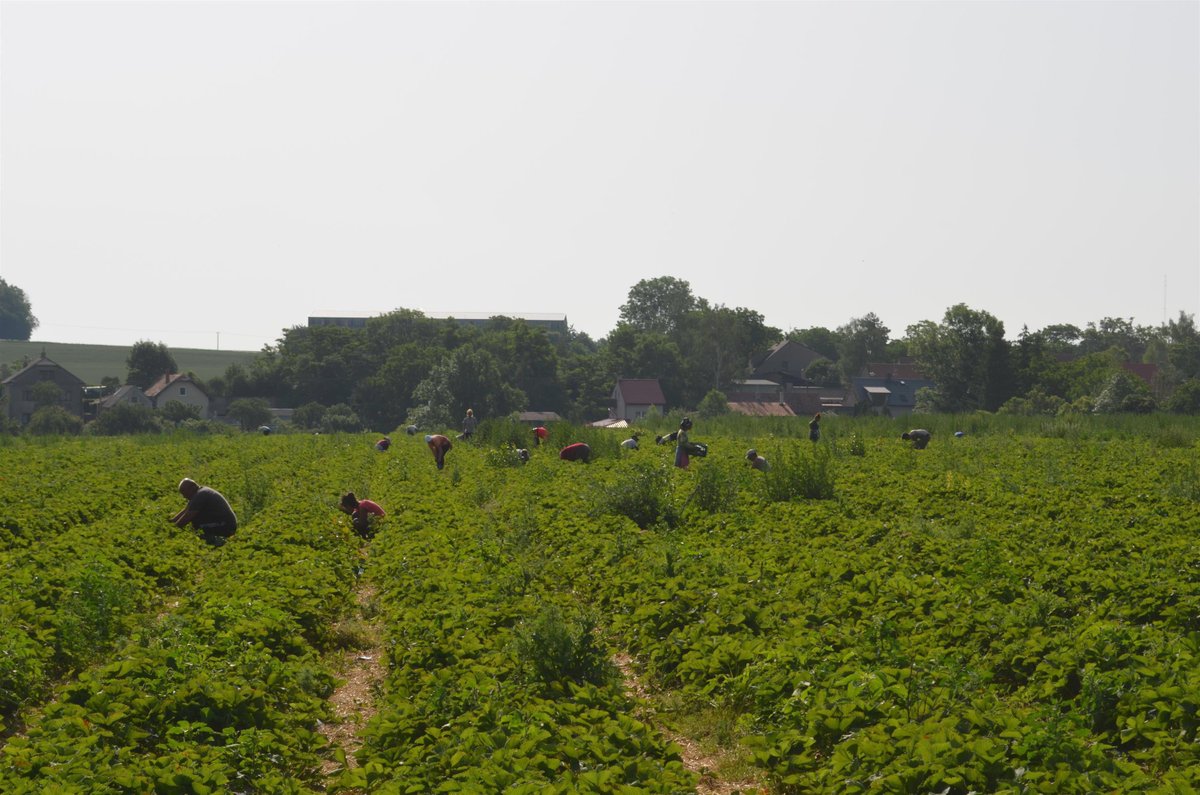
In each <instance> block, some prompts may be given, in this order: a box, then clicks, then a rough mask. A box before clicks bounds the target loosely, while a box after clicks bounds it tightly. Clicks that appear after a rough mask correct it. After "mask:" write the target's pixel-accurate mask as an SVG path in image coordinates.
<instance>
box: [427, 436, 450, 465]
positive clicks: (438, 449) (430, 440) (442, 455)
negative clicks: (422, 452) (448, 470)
mask: <svg viewBox="0 0 1200 795" xmlns="http://www.w3.org/2000/svg"><path fill="white" fill-rule="evenodd" d="M425 444H427V445H429V452H431V453H433V460H434V461H436V462H437V468H438V469H442V468H444V467H445V466H446V453H448V452H450V448H451V447H452V445H451V444H450V440H449V439H447V438H446V437H445V436H442V435H441V434H440V433H435V434H432V435H428V436H426V437H425Z"/></svg>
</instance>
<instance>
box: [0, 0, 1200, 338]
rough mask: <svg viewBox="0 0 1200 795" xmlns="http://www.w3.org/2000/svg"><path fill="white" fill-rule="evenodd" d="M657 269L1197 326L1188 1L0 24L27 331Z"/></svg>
mask: <svg viewBox="0 0 1200 795" xmlns="http://www.w3.org/2000/svg"><path fill="white" fill-rule="evenodd" d="M662 275H671V276H675V277H678V278H681V279H686V280H687V281H689V282H690V283H691V285H692V288H693V291H694V292H695V293H696V294H697V295H699V296H703V297H705V298H707V299H709V301H711V302H713V303H723V304H726V305H729V306H746V307H749V308H752V309H755V310H757V311H759V312H761V313H763V315H765V317H766V320H767V322H768V323H770V324H771V325H775V326H778V327H780V328H782V329H785V330H786V329H789V328H793V327H796V328H803V327H808V326H813V325H822V326H828V327H830V328H833V327H836V326H838V325H842V324H844V323H845V322H847V321H848V320H849V319H850V318H852V317H857V316H861V315H863V314H865V313H867V312H875V313H876V314H878V315H879V316H880V318H881V319H882V320H883V322H884V323H885V325H887V326H888V327H889V328H890V329H891V330H892V334H893V336H901V335H902V334H903V332H904V329H905V328H906V327H907V326H908V325H909V324H911V323H915V322H917V321H920V320H925V319H931V320H940V319H941V317H942V314H943V313H944V312H945V310H946V308H947V307H949V306H951V305H953V304H955V303H959V302H965V303H967V304H969V305H970V306H971V307H973V308H976V309H985V310H987V311H989V312H991V313H992V314H994V315H996V316H997V317H999V318H1000V319H1001V320H1003V321H1004V323H1005V328H1006V331H1007V333H1008V336H1009V338H1010V339H1011V338H1015V337H1016V335H1017V334H1018V333H1019V332H1020V330H1021V326H1022V325H1023V324H1027V325H1028V326H1029V327H1030V328H1031V329H1037V328H1041V327H1042V326H1045V325H1047V324H1050V323H1060V322H1061V323H1075V324H1077V325H1080V326H1082V325H1084V324H1086V323H1087V322H1088V321H1096V320H1099V319H1100V318H1102V317H1105V316H1116V317H1126V318H1127V317H1133V318H1134V321H1135V322H1136V323H1139V324H1150V325H1157V324H1158V323H1160V322H1162V320H1163V316H1164V311H1165V313H1166V314H1167V315H1168V316H1171V317H1174V316H1175V315H1176V314H1177V313H1178V312H1179V311H1180V310H1184V311H1187V312H1189V313H1196V312H1197V310H1198V309H1200V3H1197V2H1195V0H1187V1H1180V2H1128V3H1125V2H957V3H953V2H887V3H883V2H836V3H835V2H757V3H756V2H475V3H468V2H436V3H435V2H424V3H415V2H285V1H282V0H276V1H266V2H169V1H168V2H125V3H116V2H103V1H99V2H80V3H64V2H12V1H10V0H4V1H3V2H0V277H3V278H5V279H6V280H8V281H9V282H10V283H13V284H16V285H17V286H19V287H21V288H22V289H24V290H25V291H26V293H27V294H28V296H29V298H30V300H31V302H32V304H33V309H34V314H36V315H37V317H38V318H39V319H40V321H41V327H40V328H39V329H38V330H37V331H35V332H34V339H40V340H50V341H76V342H94V343H106V344H130V343H132V342H134V341H135V340H138V339H151V340H155V341H159V340H161V341H163V342H166V343H167V344H168V345H170V346H174V347H213V346H214V345H215V344H216V341H217V333H218V332H219V333H220V345H221V347H222V348H239V349H250V350H253V349H257V348H259V347H261V346H262V345H263V344H266V343H271V342H273V341H274V340H275V339H276V338H278V337H279V336H280V334H281V331H282V329H284V328H288V327H291V326H294V325H302V324H304V323H305V322H306V319H307V317H308V315H310V314H314V313H317V312H320V311H325V310H358V311H367V310H389V309H394V308H397V307H409V308H415V309H422V310H425V311H430V312H436V311H451V312H454V311H458V312H497V313H505V312H509V313H518V312H561V313H566V315H567V317H568V319H569V320H570V322H571V323H572V325H574V326H575V328H576V329H577V330H580V331H585V332H587V333H588V334H591V335H592V336H596V337H599V336H603V335H604V334H606V333H607V332H608V331H609V330H611V328H612V327H613V325H614V324H615V323H616V321H617V316H618V311H619V307H620V305H621V304H622V303H623V302H624V300H625V297H626V294H627V292H628V290H629V288H630V286H632V285H633V284H635V283H636V282H637V281H639V280H640V279H643V278H651V277H655V276H662Z"/></svg>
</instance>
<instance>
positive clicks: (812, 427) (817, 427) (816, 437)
mask: <svg viewBox="0 0 1200 795" xmlns="http://www.w3.org/2000/svg"><path fill="white" fill-rule="evenodd" d="M808 438H809V441H813V442H819V441H821V412H819V411H818V412H817V413H816V414H814V415H813V418H812V422H810V423H809V424H808Z"/></svg>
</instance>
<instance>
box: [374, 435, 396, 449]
mask: <svg viewBox="0 0 1200 795" xmlns="http://www.w3.org/2000/svg"><path fill="white" fill-rule="evenodd" d="M391 446H392V440H391V439H389V438H387V437H386V436H385V437H383V438H382V439H380V440H379V441H378V442H376V443H375V449H376V450H378V451H379V452H381V453H386V452H387V449H388V448H389V447H391Z"/></svg>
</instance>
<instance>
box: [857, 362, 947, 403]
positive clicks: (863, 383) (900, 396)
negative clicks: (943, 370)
mask: <svg viewBox="0 0 1200 795" xmlns="http://www.w3.org/2000/svg"><path fill="white" fill-rule="evenodd" d="M933 386H934V383H933V381H931V380H929V379H928V378H926V377H925V374H924V373H922V372H921V370H920V369H919V368H918V367H917V365H916V364H915V363H913V362H907V361H901V362H872V363H870V364H868V365H867V367H866V371H865V372H864V374H863V375H860V376H857V377H856V378H855V379H854V383H853V386H852V388H851V390H850V397H851V399H852V400H853V405H854V408H855V410H856V411H859V412H863V413H867V412H869V413H872V414H881V415H883V416H885V417H902V416H905V415H907V414H912V412H913V409H914V408H916V405H917V390H918V389H922V388H924V387H933Z"/></svg>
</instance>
